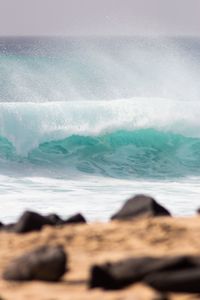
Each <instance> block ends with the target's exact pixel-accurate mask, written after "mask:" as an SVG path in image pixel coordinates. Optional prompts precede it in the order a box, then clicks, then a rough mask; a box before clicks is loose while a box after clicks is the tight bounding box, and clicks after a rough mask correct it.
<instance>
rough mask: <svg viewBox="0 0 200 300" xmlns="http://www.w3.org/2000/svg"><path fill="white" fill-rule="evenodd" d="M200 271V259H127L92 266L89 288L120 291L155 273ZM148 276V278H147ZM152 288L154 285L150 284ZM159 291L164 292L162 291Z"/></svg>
mask: <svg viewBox="0 0 200 300" xmlns="http://www.w3.org/2000/svg"><path fill="white" fill-rule="evenodd" d="M191 270H199V271H200V257H196V258H193V257H189V256H175V257H161V258H153V257H141V258H129V259H126V260H122V261H119V262H114V263H106V264H103V265H94V266H93V267H92V268H91V273H90V280H89V286H90V287H91V288H94V287H102V288H104V289H121V288H123V287H126V286H128V285H130V284H132V283H135V282H138V281H143V280H145V282H147V280H149V282H150V279H151V276H153V275H154V274H156V273H158V272H159V273H161V274H162V272H163V274H164V273H165V272H171V273H172V272H174V274H176V272H182V271H191ZM148 276H149V277H148ZM148 278H149V279H148ZM152 286H153V287H154V285H153V284H152ZM161 291H165V290H164V289H163V290H161Z"/></svg>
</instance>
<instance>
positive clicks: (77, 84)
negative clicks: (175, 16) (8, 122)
mask: <svg viewBox="0 0 200 300" xmlns="http://www.w3.org/2000/svg"><path fill="white" fill-rule="evenodd" d="M199 49H200V42H199V40H195V39H148V38H146V39H145V38H144V39H137V38H130V39H125V38H124V39H120V38H116V39H88V40H87V39H85V40H79V39H76V40H73V39H66V40H65V39H54V40H51V39H30V38H29V39H27V38H21V39H19V38H18V39H4V40H2V39H0V101H1V102H7V101H11V102H16V101H19V102H20V101H24V102H47V101H72V100H105V99H120V98H131V97H164V98H171V99H187V100H194V99H196V100H198V99H199V97H200V87H199V76H200V71H199V70H200V68H199V67H200V60H199Z"/></svg>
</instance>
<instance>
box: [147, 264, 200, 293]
mask: <svg viewBox="0 0 200 300" xmlns="http://www.w3.org/2000/svg"><path fill="white" fill-rule="evenodd" d="M144 282H145V283H146V284H148V285H150V286H151V287H153V288H154V289H156V290H159V291H162V292H179V293H200V267H199V268H192V269H183V270H181V269H180V270H178V271H168V272H158V273H153V274H149V275H148V276H147V277H145V278H144Z"/></svg>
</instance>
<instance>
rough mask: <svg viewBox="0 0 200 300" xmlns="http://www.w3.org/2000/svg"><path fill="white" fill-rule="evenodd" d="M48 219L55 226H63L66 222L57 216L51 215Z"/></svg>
mask: <svg viewBox="0 0 200 300" xmlns="http://www.w3.org/2000/svg"><path fill="white" fill-rule="evenodd" d="M46 218H47V219H48V220H49V221H50V222H52V224H53V225H62V224H64V221H63V220H62V219H61V218H60V217H59V216H58V215H57V214H49V215H47V216H46Z"/></svg>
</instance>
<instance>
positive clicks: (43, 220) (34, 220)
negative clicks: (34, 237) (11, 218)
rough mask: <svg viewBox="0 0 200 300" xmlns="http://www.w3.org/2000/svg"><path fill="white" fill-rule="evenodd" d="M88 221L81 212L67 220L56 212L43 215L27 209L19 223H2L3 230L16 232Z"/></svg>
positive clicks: (0, 226)
mask: <svg viewBox="0 0 200 300" xmlns="http://www.w3.org/2000/svg"><path fill="white" fill-rule="evenodd" d="M78 223H86V219H85V218H84V217H83V216H82V215H81V214H76V215H73V216H71V217H70V218H68V219H67V220H62V219H61V218H60V217H59V216H58V215H56V214H50V215H47V216H43V215H41V214H39V213H36V212H32V211H26V212H24V213H23V214H22V216H21V217H20V218H19V220H18V221H17V223H14V224H8V225H3V224H2V225H0V228H1V230H6V231H9V232H15V233H28V232H31V231H39V230H41V229H42V228H43V226H45V225H49V226H57V225H67V224H78Z"/></svg>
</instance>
